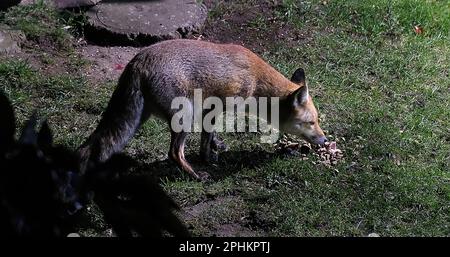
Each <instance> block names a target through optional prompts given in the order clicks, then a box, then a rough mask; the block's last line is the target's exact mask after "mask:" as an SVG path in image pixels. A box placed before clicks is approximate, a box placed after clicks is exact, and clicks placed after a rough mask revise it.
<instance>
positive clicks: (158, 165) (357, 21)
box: [0, 0, 450, 236]
mask: <svg viewBox="0 0 450 257" xmlns="http://www.w3.org/2000/svg"><path fill="white" fill-rule="evenodd" d="M204 2H206V4H207V5H208V7H209V9H210V16H209V21H208V24H207V26H206V27H205V40H212V41H223V42H225V41H227V42H236V43H242V44H244V45H246V46H248V47H249V48H251V49H252V50H255V51H256V52H257V53H258V54H260V55H261V56H262V57H263V58H264V59H266V60H267V61H268V62H269V63H270V64H272V65H273V66H274V67H276V68H277V69H278V70H279V71H280V72H282V73H283V74H285V75H286V76H288V77H289V76H290V75H291V73H292V72H293V71H294V70H295V69H296V68H298V67H303V68H305V70H306V72H307V79H308V81H309V86H310V92H311V94H312V95H313V98H314V100H315V103H316V106H317V107H318V109H319V112H320V114H321V126H322V128H323V129H325V130H326V131H327V134H328V135H329V136H330V137H331V138H332V140H334V141H336V142H337V145H338V147H339V148H340V149H342V150H343V152H344V159H343V160H342V161H340V162H338V164H336V165H334V166H331V167H329V166H326V165H324V164H322V163H321V162H320V161H319V160H318V159H317V157H314V156H312V155H311V156H309V157H310V158H309V159H308V160H302V159H301V158H298V157H287V156H282V155H280V154H277V153H275V149H274V147H273V146H272V145H264V144H260V141H259V135H258V134H255V133H233V134H229V133H223V134H221V135H220V136H221V137H222V138H224V139H225V142H226V143H227V144H228V146H229V148H230V151H228V152H225V153H222V154H221V155H220V157H219V163H218V164H217V165H213V166H208V165H204V164H202V163H201V162H200V161H199V156H198V148H199V135H195V134H194V135H191V136H190V138H189V139H188V148H187V151H186V154H187V159H188V160H190V161H191V162H192V164H193V166H194V168H196V169H197V170H204V171H208V172H210V173H211V175H212V181H210V182H206V183H204V182H196V181H193V180H191V179H189V178H188V176H186V175H184V174H182V173H180V172H179V171H178V170H177V169H176V168H175V166H174V164H173V163H171V162H170V161H168V160H167V152H168V146H169V140H170V136H169V133H168V128H167V126H166V124H165V123H163V122H161V121H159V120H154V119H153V120H150V121H149V122H147V123H146V124H145V126H144V127H143V128H142V129H141V130H140V131H139V133H138V134H137V135H136V136H135V137H134V139H133V140H132V141H131V143H130V144H129V145H128V147H127V149H126V152H127V153H128V154H129V155H131V156H133V157H134V158H136V159H138V160H139V162H140V163H141V166H140V167H138V168H137V169H136V171H135V172H147V173H148V174H152V175H156V176H158V177H159V178H160V179H161V184H162V185H163V186H164V188H165V189H166V190H167V191H168V192H169V193H170V195H171V196H172V197H174V199H175V200H176V201H177V202H178V203H179V205H180V206H181V207H183V211H182V212H181V213H180V216H181V217H182V218H183V219H184V220H185V221H186V223H187V224H188V225H189V227H190V229H191V230H192V232H193V234H194V235H197V236H210V235H229V236H233V235H244V236H245V235H248V236H253V235H262V236H366V235H368V234H370V233H378V234H379V235H381V236H449V235H450V77H449V76H450V75H449V71H450V43H449V42H450V35H449V28H450V18H449V17H450V3H449V2H448V1H446V0H442V1H440V0H426V1H425V0H392V1H388V0H379V1H375V0H367V1H357V0H348V1H333V0H330V1H318V0H310V1H296V0H284V1H281V0H278V1H275V0H273V1H262V0H261V1H255V0H246V1H244V0H235V1H226V2H225V1H204ZM81 22H82V18H80V17H78V16H70V15H67V14H64V15H62V14H59V13H56V12H55V11H54V10H52V9H51V8H49V7H47V6H46V5H44V4H42V3H38V4H36V5H32V6H29V7H16V8H13V9H10V11H9V12H8V13H3V14H1V15H0V23H6V24H8V25H9V26H11V27H12V28H16V29H21V30H23V31H24V33H25V34H26V36H27V39H28V41H27V42H26V43H25V45H24V50H23V53H22V54H20V55H18V56H15V57H7V56H0V89H1V90H3V91H5V92H6V93H7V94H8V96H9V97H10V98H11V100H12V101H13V103H14V106H15V109H16V111H17V115H18V118H19V119H20V120H21V122H23V121H24V120H25V118H26V117H27V116H29V115H30V114H31V113H32V112H33V111H34V110H37V111H38V113H39V114H40V116H41V117H46V118H48V119H49V122H50V125H51V127H52V129H53V131H54V134H55V136H56V138H57V141H58V143H61V144H65V145H67V146H69V147H71V148H73V149H75V148H76V147H77V146H78V145H79V144H81V142H82V141H83V140H84V139H85V138H86V137H87V136H88V135H89V133H90V132H92V130H93V129H94V128H95V125H96V123H97V122H98V120H99V118H100V115H101V112H102V111H103V110H104V108H105V107H106V104H107V102H108V99H109V96H110V95H111V93H112V90H113V89H114V85H115V83H114V82H107V81H105V82H104V83H102V84H100V85H99V84H94V83H93V82H91V81H89V80H88V79H86V78H85V77H84V76H83V75H82V70H83V69H88V68H89V66H90V65H91V63H89V62H87V61H86V60H83V59H82V58H81V57H80V55H79V53H78V52H77V46H76V45H73V43H72V42H74V41H75V40H74V39H73V37H72V35H71V34H70V33H69V31H67V30H64V29H62V28H63V27H64V26H65V25H67V24H69V25H74V24H76V23H81ZM236 24H240V25H239V26H236ZM415 26H418V30H417V29H416V30H415V28H414V27H415ZM418 32H419V33H418ZM75 37H77V36H75ZM88 217H89V222H87V224H86V225H85V226H84V227H83V228H80V231H81V233H82V234H84V235H104V234H105V233H106V232H105V231H106V230H107V229H108V225H107V224H104V222H103V221H102V218H101V217H99V216H98V215H97V214H96V212H95V206H93V207H92V208H91V209H90V211H89V215H88Z"/></svg>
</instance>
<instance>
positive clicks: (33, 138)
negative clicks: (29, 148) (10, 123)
mask: <svg viewBox="0 0 450 257" xmlns="http://www.w3.org/2000/svg"><path fill="white" fill-rule="evenodd" d="M36 122H37V118H36V113H34V114H33V115H31V118H30V119H29V120H28V121H27V122H26V123H25V127H24V128H23V130H22V134H20V138H19V142H20V143H22V144H27V145H28V144H29V145H36V143H37V135H36Z"/></svg>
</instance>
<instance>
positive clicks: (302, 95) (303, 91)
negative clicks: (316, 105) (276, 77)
mask: <svg viewBox="0 0 450 257" xmlns="http://www.w3.org/2000/svg"><path fill="white" fill-rule="evenodd" d="M308 91H309V90H308V87H307V86H306V85H305V86H303V87H300V88H299V89H297V90H295V92H294V93H292V94H293V95H294V105H295V106H299V105H304V104H305V103H307V102H308V100H309V92H308Z"/></svg>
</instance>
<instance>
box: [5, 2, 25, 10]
mask: <svg viewBox="0 0 450 257" xmlns="http://www.w3.org/2000/svg"><path fill="white" fill-rule="evenodd" d="M19 3H20V0H1V1H0V10H6V9H7V8H9V7H11V6H14V5H17V4H19Z"/></svg>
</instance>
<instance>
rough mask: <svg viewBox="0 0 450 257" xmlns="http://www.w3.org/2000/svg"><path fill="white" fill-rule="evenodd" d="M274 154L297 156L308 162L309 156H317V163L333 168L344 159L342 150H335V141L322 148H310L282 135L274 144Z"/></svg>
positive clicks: (303, 143)
mask: <svg viewBox="0 0 450 257" xmlns="http://www.w3.org/2000/svg"><path fill="white" fill-rule="evenodd" d="M275 149H276V152H278V153H280V154H284V155H290V156H299V157H300V158H302V160H308V159H309V157H308V155H309V154H312V155H314V156H317V157H318V159H319V162H320V163H322V164H324V165H326V166H335V165H336V164H338V162H339V161H341V160H342V159H343V157H344V154H343V152H342V150H340V149H339V148H337V144H336V142H335V141H332V142H326V143H325V144H324V145H323V146H312V145H311V144H310V143H307V142H304V141H298V140H295V139H292V138H289V137H287V136H286V135H284V136H283V137H282V138H281V139H280V140H278V142H277V143H275Z"/></svg>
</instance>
